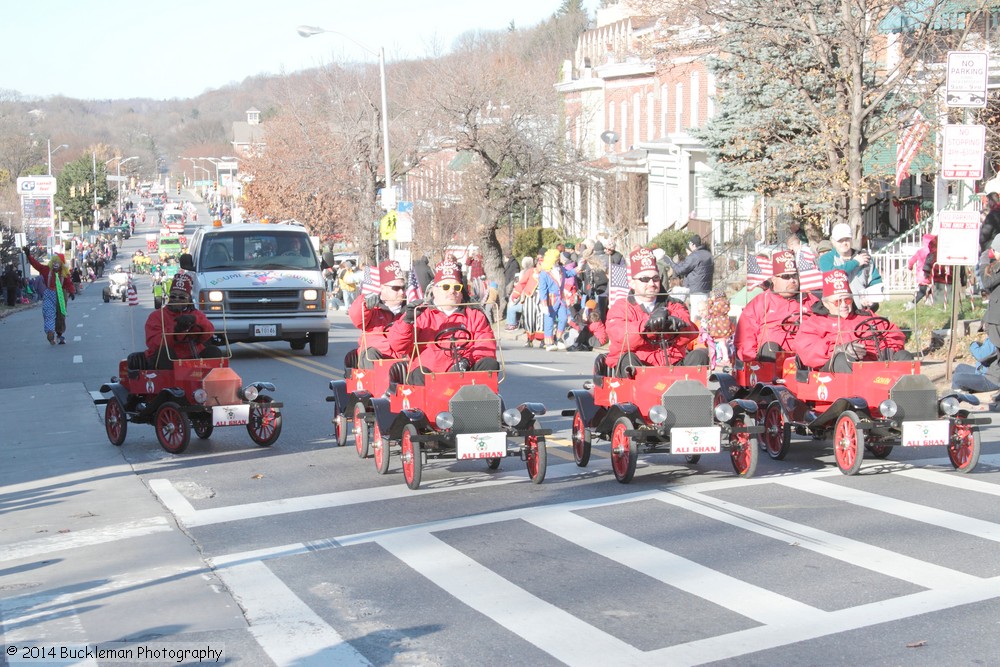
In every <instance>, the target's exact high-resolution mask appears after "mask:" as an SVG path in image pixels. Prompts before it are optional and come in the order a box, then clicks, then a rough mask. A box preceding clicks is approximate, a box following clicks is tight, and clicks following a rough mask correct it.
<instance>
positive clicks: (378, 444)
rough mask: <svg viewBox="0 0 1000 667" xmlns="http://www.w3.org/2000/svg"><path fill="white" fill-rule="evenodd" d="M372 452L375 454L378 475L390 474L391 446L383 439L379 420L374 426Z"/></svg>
mask: <svg viewBox="0 0 1000 667" xmlns="http://www.w3.org/2000/svg"><path fill="white" fill-rule="evenodd" d="M372 451H373V452H374V454H375V469H376V470H378V474H380V475H384V474H386V473H387V472H389V445H388V444H387V443H386V441H385V440H383V439H382V429H380V428H379V427H378V420H375V424H374V426H372Z"/></svg>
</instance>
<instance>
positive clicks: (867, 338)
mask: <svg viewBox="0 0 1000 667" xmlns="http://www.w3.org/2000/svg"><path fill="white" fill-rule="evenodd" d="M891 328H892V322H890V321H889V320H887V319H886V318H884V317H866V318H864V319H863V320H861V321H860V322H858V323H857V324H856V325H855V326H854V337H855V338H856V339H857V340H858V342H861V343H873V344H874V345H875V349H876V350H878V357H879V359H882V358H883V352H888V350H889V341H888V339H887V336H888V333H889V331H890V329H891Z"/></svg>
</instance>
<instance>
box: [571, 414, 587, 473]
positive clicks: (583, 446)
mask: <svg viewBox="0 0 1000 667" xmlns="http://www.w3.org/2000/svg"><path fill="white" fill-rule="evenodd" d="M571 438H572V441H573V459H574V460H575V461H576V465H578V466H580V467H581V468H586V467H587V464H588V463H590V450H591V443H590V429H588V428H587V424H586V422H584V421H583V415H582V414H580V411H579V410H577V411H576V412H575V413H574V414H573V427H572V433H571Z"/></svg>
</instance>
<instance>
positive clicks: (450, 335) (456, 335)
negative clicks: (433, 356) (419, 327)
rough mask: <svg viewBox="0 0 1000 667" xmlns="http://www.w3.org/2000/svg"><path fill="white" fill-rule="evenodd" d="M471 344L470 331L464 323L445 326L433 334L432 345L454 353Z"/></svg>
mask: <svg viewBox="0 0 1000 667" xmlns="http://www.w3.org/2000/svg"><path fill="white" fill-rule="evenodd" d="M471 344H472V332H471V331H469V330H468V329H467V328H466V327H465V325H464V324H456V325H454V326H450V327H445V328H444V329H441V331H438V332H437V334H435V336H434V347H436V348H438V349H439V350H442V351H443V352H450V353H451V354H456V353H457V352H461V351H462V350H464V349H465V348H467V347H469V345H471Z"/></svg>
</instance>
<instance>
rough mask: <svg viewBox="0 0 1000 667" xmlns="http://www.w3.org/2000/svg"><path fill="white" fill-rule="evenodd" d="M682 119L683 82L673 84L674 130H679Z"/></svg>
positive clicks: (681, 126) (681, 125)
mask: <svg viewBox="0 0 1000 667" xmlns="http://www.w3.org/2000/svg"><path fill="white" fill-rule="evenodd" d="M683 121H684V84H683V83H678V84H677V85H675V86H674V132H680V131H681V129H682V128H683Z"/></svg>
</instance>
